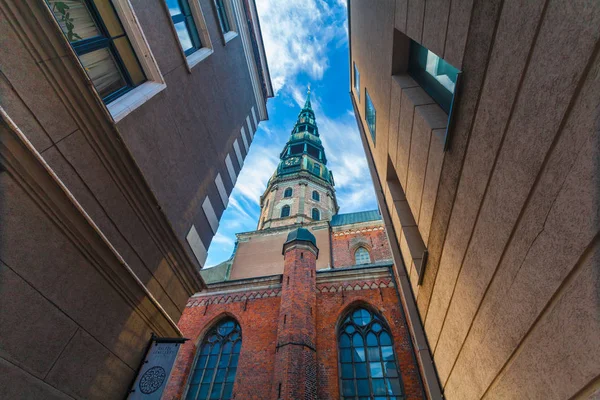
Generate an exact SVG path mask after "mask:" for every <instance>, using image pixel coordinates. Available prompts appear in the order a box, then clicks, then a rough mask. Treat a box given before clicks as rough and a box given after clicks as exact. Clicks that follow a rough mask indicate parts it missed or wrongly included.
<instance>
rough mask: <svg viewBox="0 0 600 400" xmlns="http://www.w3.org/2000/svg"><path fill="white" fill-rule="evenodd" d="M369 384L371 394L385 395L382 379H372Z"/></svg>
mask: <svg viewBox="0 0 600 400" xmlns="http://www.w3.org/2000/svg"><path fill="white" fill-rule="evenodd" d="M371 383H372V384H373V394H376V395H377V394H387V390H386V388H385V383H384V381H383V379H373V380H372V381H371Z"/></svg>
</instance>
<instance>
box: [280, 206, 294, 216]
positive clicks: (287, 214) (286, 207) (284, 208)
mask: <svg viewBox="0 0 600 400" xmlns="http://www.w3.org/2000/svg"><path fill="white" fill-rule="evenodd" d="M284 210H287V213H286V215H283V214H284V212H283V211H284ZM291 213H292V207H290V206H289V205H287V204H286V205H284V206H283V207H281V212H280V213H279V218H287V217H289V216H290V214H291Z"/></svg>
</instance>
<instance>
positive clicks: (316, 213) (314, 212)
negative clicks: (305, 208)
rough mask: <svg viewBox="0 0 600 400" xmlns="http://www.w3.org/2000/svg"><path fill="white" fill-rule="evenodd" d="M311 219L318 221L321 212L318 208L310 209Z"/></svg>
mask: <svg viewBox="0 0 600 400" xmlns="http://www.w3.org/2000/svg"><path fill="white" fill-rule="evenodd" d="M312 219H313V220H315V221H318V220H320V219H321V212H320V211H319V209H318V208H313V209H312Z"/></svg>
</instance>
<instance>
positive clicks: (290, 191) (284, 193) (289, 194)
mask: <svg viewBox="0 0 600 400" xmlns="http://www.w3.org/2000/svg"><path fill="white" fill-rule="evenodd" d="M283 197H292V188H287V189H285V192H283Z"/></svg>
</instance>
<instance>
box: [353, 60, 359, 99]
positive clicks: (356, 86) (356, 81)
mask: <svg viewBox="0 0 600 400" xmlns="http://www.w3.org/2000/svg"><path fill="white" fill-rule="evenodd" d="M353 65H354V93H356V97H357V98H358V100H359V101H360V72H359V71H358V67H357V66H356V61H354V62H353Z"/></svg>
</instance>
